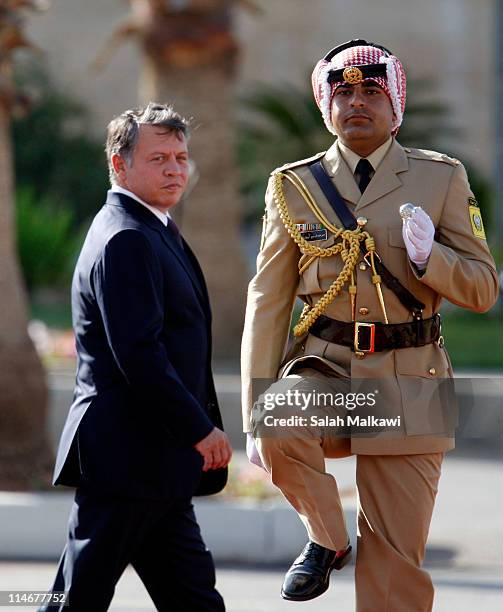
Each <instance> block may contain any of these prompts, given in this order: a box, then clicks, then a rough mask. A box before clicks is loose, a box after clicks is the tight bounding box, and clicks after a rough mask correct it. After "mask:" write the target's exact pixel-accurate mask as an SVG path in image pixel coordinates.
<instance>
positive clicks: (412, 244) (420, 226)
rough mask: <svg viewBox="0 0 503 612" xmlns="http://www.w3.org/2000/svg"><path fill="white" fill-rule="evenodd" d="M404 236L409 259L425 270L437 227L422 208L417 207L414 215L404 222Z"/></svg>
mask: <svg viewBox="0 0 503 612" xmlns="http://www.w3.org/2000/svg"><path fill="white" fill-rule="evenodd" d="M402 235H403V241H404V242H405V247H406V249H407V253H408V255H409V259H410V260H411V261H412V262H414V263H415V264H416V266H417V267H418V268H419V269H423V270H424V268H426V264H427V263H428V258H429V256H430V254H431V249H432V247H433V238H434V236H435V226H434V225H433V222H432V220H431V219H430V217H429V216H428V215H427V214H426V213H425V212H424V210H423V209H422V208H421V207H419V206H416V208H415V210H414V212H413V213H412V215H411V216H410V217H409V218H407V219H404V220H403V226H402Z"/></svg>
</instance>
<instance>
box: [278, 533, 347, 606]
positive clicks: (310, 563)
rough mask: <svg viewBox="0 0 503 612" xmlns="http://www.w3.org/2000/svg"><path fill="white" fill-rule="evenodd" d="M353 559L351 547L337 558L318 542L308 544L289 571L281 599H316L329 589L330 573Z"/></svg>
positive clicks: (331, 551)
mask: <svg viewBox="0 0 503 612" xmlns="http://www.w3.org/2000/svg"><path fill="white" fill-rule="evenodd" d="M350 559H351V546H348V547H347V548H346V550H345V551H344V553H343V554H342V555H339V556H337V553H336V551H335V550H330V549H328V548H325V547H324V546H320V545H319V544H316V542H308V543H307V544H306V546H305V547H304V550H303V551H302V552H301V553H300V555H299V556H298V557H297V559H295V561H294V562H293V565H292V567H291V568H290V569H289V570H288V572H287V573H286V576H285V580H284V582H283V588H282V589H281V597H283V599H288V600H291V601H307V600H308V599H314V598H315V597H318V596H319V595H321V594H322V593H324V592H325V591H326V590H327V589H328V585H329V581H330V572H331V571H332V570H333V569H336V570H340V569H342V568H343V567H344V566H345V565H346V564H347V563H348V562H349V560H350Z"/></svg>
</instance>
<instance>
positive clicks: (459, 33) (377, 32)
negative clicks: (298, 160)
mask: <svg viewBox="0 0 503 612" xmlns="http://www.w3.org/2000/svg"><path fill="white" fill-rule="evenodd" d="M497 3H498V0H484V1H482V2H481V1H480V0H422V2H415V1H414V0H380V1H379V2H373V3H370V2H367V1H366V0H274V1H273V2H271V1H268V0H256V4H258V5H259V6H260V7H261V8H262V12H261V13H260V14H253V13H250V12H246V11H242V10H238V11H237V18H236V30H237V36H238V39H239V41H240V43H241V46H242V47H241V62H240V66H239V74H238V78H237V84H238V87H239V88H241V89H245V88H247V87H250V86H252V84H253V83H254V82H279V83H281V82H291V83H294V84H296V85H298V86H301V87H309V81H308V80H307V77H308V75H309V74H310V70H311V69H312V67H313V65H314V63H315V62H316V61H317V59H318V58H319V57H320V56H321V55H322V54H323V53H324V52H326V51H327V50H329V49H330V48H331V47H332V46H334V45H335V44H338V43H340V42H344V41H346V40H349V39H351V38H358V37H362V38H367V39H369V40H374V41H376V42H380V43H382V44H384V45H385V46H387V47H389V48H391V49H392V50H393V51H394V52H395V53H396V54H397V55H398V56H399V57H400V58H401V59H402V60H403V62H404V64H405V66H406V68H407V70H408V73H409V75H410V76H412V77H413V78H423V77H427V78H430V79H432V80H433V83H434V87H433V89H432V91H431V92H430V93H431V97H432V99H439V100H441V101H443V102H446V103H447V104H448V105H449V106H450V108H451V109H452V114H453V123H454V124H455V125H456V126H458V127H459V128H460V134H459V136H458V137H457V139H456V143H455V146H454V147H451V144H453V143H450V142H446V147H448V148H455V149H456V150H457V151H462V152H463V159H466V160H467V161H470V162H472V163H474V164H476V165H477V166H478V167H479V168H480V170H482V171H483V172H484V173H485V174H486V175H487V176H489V175H490V174H491V172H492V169H493V168H492V166H493V163H492V160H493V157H494V141H495V136H494V116H495V113H496V110H497V109H496V104H495V102H494V94H495V87H494V78H493V76H494V70H495V60H494V47H495V44H494V34H495V27H494V25H493V24H494V22H495V19H496V11H497ZM127 5H128V3H127V2H124V0H107V1H106V2H103V1H102V0H86V2H85V4H84V3H82V2H81V0H52V7H51V9H50V10H49V11H48V12H47V13H45V14H42V15H40V16H35V17H33V18H32V20H31V23H30V26H29V34H30V37H31V38H32V40H33V41H34V42H35V43H36V44H37V45H38V46H39V47H40V48H41V49H43V50H44V51H45V52H46V54H47V59H48V62H49V65H50V69H51V72H52V74H53V75H54V77H55V79H56V82H58V83H59V85H61V86H62V87H65V88H70V90H71V92H72V94H74V95H76V96H77V97H79V98H82V99H83V100H84V101H85V102H86V103H87V104H88V106H89V107H90V108H91V110H92V111H93V117H94V119H93V124H92V125H90V126H89V127H90V130H92V131H93V132H94V133H96V134H97V135H98V136H99V137H102V135H103V134H104V127H105V126H106V124H107V123H108V121H109V120H110V118H111V117H112V116H113V115H115V114H117V113H119V112H121V111H122V110H123V109H124V108H126V107H130V106H134V105H136V104H137V99H138V78H139V74H140V59H139V53H138V51H137V47H136V46H135V45H134V43H133V42H127V41H126V42H125V43H124V44H123V45H121V47H120V48H118V49H117V50H116V52H115V53H114V54H113V56H112V57H111V58H110V60H109V62H108V64H107V65H106V67H105V68H104V69H103V70H102V71H101V72H99V73H95V72H93V71H92V70H91V69H90V65H91V63H92V61H93V60H94V59H95V58H96V56H97V54H98V53H99V51H100V49H102V48H103V46H104V44H105V42H106V41H107V39H108V38H109V37H110V35H111V33H112V32H113V30H114V29H115V28H116V26H117V24H118V23H120V22H121V20H123V19H125V17H126V15H127V13H128V6H127Z"/></svg>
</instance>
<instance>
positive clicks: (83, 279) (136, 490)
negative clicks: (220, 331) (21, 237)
mask: <svg viewBox="0 0 503 612" xmlns="http://www.w3.org/2000/svg"><path fill="white" fill-rule="evenodd" d="M184 247H185V248H181V247H180V245H179V244H178V242H177V239H176V237H175V236H174V234H173V233H172V231H171V230H169V229H168V228H166V227H165V226H164V225H163V223H162V222H161V221H160V220H159V219H158V218H157V217H156V216H155V215H154V214H153V213H152V212H150V211H149V210H148V209H147V208H145V207H144V206H142V205H141V204H140V203H139V202H137V201H136V200H134V199H132V198H129V197H127V196H125V195H122V194H118V193H114V192H112V191H109V193H108V198H107V201H106V204H105V205H104V206H103V208H102V209H101V210H100V211H99V212H98V214H97V215H96V217H95V218H94V221H93V223H92V225H91V227H90V229H89V232H88V234H87V237H86V240H85V242H84V245H83V247H82V251H81V253H80V256H79V259H78V262H77V266H76V269H75V273H74V277H73V283H72V316H73V327H74V331H75V336H76V344H77V354H78V366H77V380H76V387H75V393H74V399H73V403H72V406H71V408H70V412H69V415H68V418H67V421H66V424H65V427H64V430H63V433H62V436H61V441H60V445H59V449H58V454H57V459H56V468H55V473H54V484H63V485H69V486H82V487H86V488H89V489H92V490H94V491H97V492H103V493H106V494H107V495H110V494H112V495H118V496H126V497H139V498H147V499H164V498H171V499H172V498H186V497H190V496H192V495H193V494H207V493H211V492H216V491H217V490H220V489H221V488H222V487H223V486H224V484H225V479H226V470H210V471H209V472H206V473H205V474H204V477H203V473H202V464H203V459H202V456H201V455H200V454H199V453H198V452H197V451H196V450H195V449H194V444H195V443H197V442H199V441H200V440H202V439H203V438H204V437H205V436H206V435H208V434H209V433H210V431H211V430H212V428H213V425H214V424H216V425H217V426H221V419H220V412H219V410H218V404H217V399H216V394H215V388H214V384H213V377H212V373H211V312H210V305H209V300H208V293H207V290H206V286H205V282H204V278H203V275H202V272H201V269H200V267H199V265H198V263H197V260H196V258H195V256H194V255H193V253H192V252H191V251H190V249H189V247H188V245H187V244H186V243H184Z"/></svg>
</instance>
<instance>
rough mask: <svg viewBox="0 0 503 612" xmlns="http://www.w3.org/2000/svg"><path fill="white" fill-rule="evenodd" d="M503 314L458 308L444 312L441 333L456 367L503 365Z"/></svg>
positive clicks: (497, 311) (496, 309)
mask: <svg viewBox="0 0 503 612" xmlns="http://www.w3.org/2000/svg"><path fill="white" fill-rule="evenodd" d="M502 328H503V313H502V312H501V309H498V308H497V307H496V308H494V309H493V310H492V311H491V312H489V313H487V314H476V313H473V312H467V311H463V310H461V309H459V308H455V309H454V310H451V311H449V312H446V313H445V314H444V315H443V320H442V333H443V335H444V337H445V346H446V348H447V350H448V351H449V355H450V357H451V360H452V365H453V366H454V368H470V369H471V368H473V369H477V368H489V369H496V370H501V369H502V368H503V334H502V333H501V330H502Z"/></svg>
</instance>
